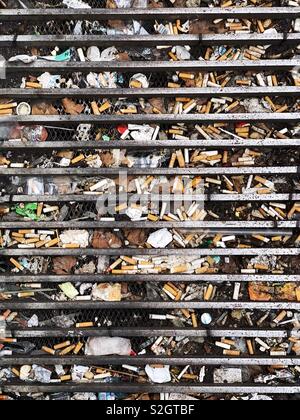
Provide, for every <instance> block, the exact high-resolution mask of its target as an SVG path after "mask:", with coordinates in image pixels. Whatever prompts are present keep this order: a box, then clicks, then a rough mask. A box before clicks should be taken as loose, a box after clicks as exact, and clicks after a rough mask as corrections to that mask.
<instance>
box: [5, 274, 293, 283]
mask: <svg viewBox="0 0 300 420" xmlns="http://www.w3.org/2000/svg"><path fill="white" fill-rule="evenodd" d="M169 281H171V282H180V283H185V282H189V283H197V282H211V283H212V282H213V283H215V282H217V283H221V282H270V283H278V282H282V283H290V282H295V283H299V282H300V274H275V275H271V274H261V275H259V274H247V275H244V274H180V275H178V274H134V275H130V274H123V275H121V274H120V275H113V274H108V275H101V274H95V275H91V274H82V275H80V274H72V275H63V276H59V275H51V274H49V275H40V274H27V275H20V274H18V275H12V274H10V273H9V274H6V275H0V284H1V283H65V282H71V283H107V282H108V283H120V282H138V283H140V282H141V283H147V282H150V283H153V282H154V283H156V282H169Z"/></svg>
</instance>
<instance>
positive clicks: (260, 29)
mask: <svg viewBox="0 0 300 420" xmlns="http://www.w3.org/2000/svg"><path fill="white" fill-rule="evenodd" d="M257 25H258V29H259V31H260V32H261V33H262V34H263V33H264V32H265V28H264V25H263V24H262V21H261V20H258V21H257Z"/></svg>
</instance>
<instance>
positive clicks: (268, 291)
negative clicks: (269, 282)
mask: <svg viewBox="0 0 300 420" xmlns="http://www.w3.org/2000/svg"><path fill="white" fill-rule="evenodd" d="M248 291H249V298H250V300H252V301H255V302H270V301H271V300H272V299H273V294H274V288H273V287H272V288H271V287H270V286H266V285H264V284H263V283H250V284H249V288H248Z"/></svg>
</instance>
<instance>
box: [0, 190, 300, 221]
mask: <svg viewBox="0 0 300 420" xmlns="http://www.w3.org/2000/svg"><path fill="white" fill-rule="evenodd" d="M100 197H101V198H104V197H105V198H111V199H112V200H113V202H114V200H117V198H118V200H121V201H122V200H126V198H129V199H131V198H132V197H133V195H132V194H128V196H124V195H123V194H120V195H118V196H116V195H105V196H100ZM134 197H135V198H136V199H137V200H141V201H147V200H148V199H149V196H147V195H144V194H143V195H139V194H137V195H134ZM98 199H99V195H95V194H87V195H85V194H81V195H79V194H77V195H73V194H72V195H51V196H50V195H49V196H47V195H45V196H44V195H38V196H36V195H11V196H10V195H4V196H3V197H0V203H7V202H10V203H19V202H36V201H42V202H44V203H51V202H68V201H76V202H81V201H86V202H91V201H92V202H93V201H97V200H98ZM151 199H152V201H171V202H176V201H179V202H182V201H184V200H186V201H190V200H194V201H209V202H212V201H217V202H218V201H225V202H230V201H242V202H243V201H258V202H260V201H266V202H267V201H276V202H277V201H298V200H300V194H293V193H290V194H275V193H274V194H211V195H208V194H195V195H189V194H187V195H184V196H183V195H176V194H174V195H172V194H169V195H168V194H161V195H157V194H153V195H151ZM243 223H244V222H243Z"/></svg>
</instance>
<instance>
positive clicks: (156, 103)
mask: <svg viewBox="0 0 300 420" xmlns="http://www.w3.org/2000/svg"><path fill="white" fill-rule="evenodd" d="M149 103H150V104H151V106H152V108H157V109H158V110H159V111H160V112H161V113H162V114H165V113H166V108H165V103H164V99H163V98H151V99H149Z"/></svg>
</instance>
